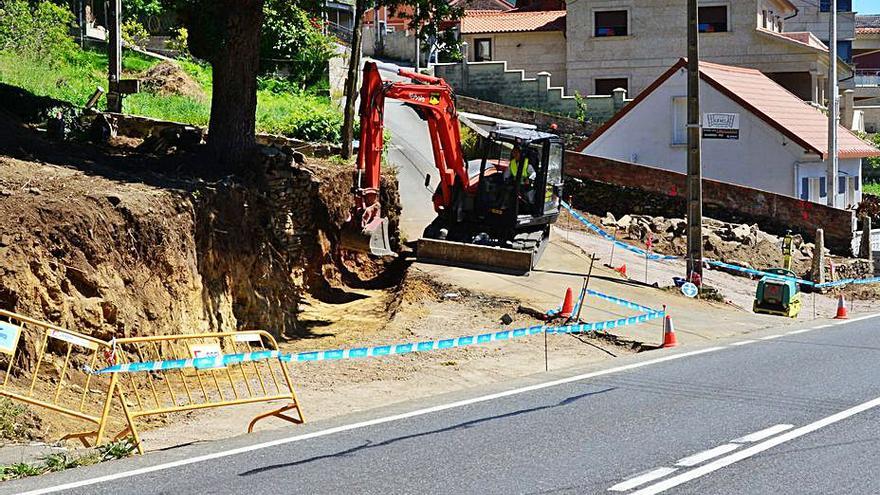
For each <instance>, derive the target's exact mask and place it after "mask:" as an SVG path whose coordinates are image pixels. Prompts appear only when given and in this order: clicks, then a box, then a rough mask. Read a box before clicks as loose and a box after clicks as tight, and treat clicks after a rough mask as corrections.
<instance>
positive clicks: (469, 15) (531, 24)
mask: <svg viewBox="0 0 880 495" xmlns="http://www.w3.org/2000/svg"><path fill="white" fill-rule="evenodd" d="M564 30H565V11H564V10H544V11H534V12H517V11H515V10H514V11H509V12H487V11H479V10H477V11H471V10H469V11H466V12H465V15H464V17H462V18H461V34H478V33H513V32H529V31H564Z"/></svg>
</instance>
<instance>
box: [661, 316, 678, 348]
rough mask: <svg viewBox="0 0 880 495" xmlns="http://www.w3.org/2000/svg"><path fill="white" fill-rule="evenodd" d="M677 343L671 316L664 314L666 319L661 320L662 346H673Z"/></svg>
mask: <svg viewBox="0 0 880 495" xmlns="http://www.w3.org/2000/svg"><path fill="white" fill-rule="evenodd" d="M677 345H678V340H676V338H675V327H673V326H672V317H671V316H669V315H666V319H665V320H663V346H662V347H663V348H664V349H666V348H667V347H675V346H677Z"/></svg>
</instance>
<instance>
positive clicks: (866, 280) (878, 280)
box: [561, 201, 880, 289]
mask: <svg viewBox="0 0 880 495" xmlns="http://www.w3.org/2000/svg"><path fill="white" fill-rule="evenodd" d="M561 203H562V206H563V207H565V209H567V210H568V211H569V213H571V215H572V216H573V217H575V218H576V219H577V220H578V221H580V222H581V223H582V224H584V225H585V226H586V227H587V228H589V229H590V230H592V231H593V232H595V233H597V234H599V235H600V236H601V237H604V238H605V239H607V240H609V241H611V242H613V243H614V245H616V246H618V247H620V248H623V249H626V250H627V251H630V252H633V253H636V254H640V255H642V256H647V257H648V259H649V260H678V259H682V257H681V256H664V255H659V254H654V253H651V252H648V251H645V250H644V249H642V248H640V247H636V246H633V245H630V244H627V243H625V242H622V241H618V240H617V239H616V238H615V237H614V236H613V235H611V234H609V233H608V232H605V231H604V230H602V228H601V227H599V226H598V225H596V224H594V223H592V222H590V221H589V220H587V219H586V218H584V217H583V215H581V214H580V213H578V212H576V211H575V210H574V209H573V208H572V207H571V205H569V204H568V203H566V202H565V201H562V202H561ZM706 263H708V264H710V265H712V266H717V267H720V268H726V269H728V270H735V271H738V272H742V273H747V274H749V275H754V276H757V277H769V278H775V279H778V280H788V281H792V282H797V283H798V284H801V285H807V286H810V287H815V288H817V289H830V288H832V287H842V286H845V285H861V284H875V283H880V277H871V278H861V279H859V278H848V279H844V280H837V281H835V282H825V283H822V284H817V283H815V282H813V281H811V280H804V279H802V278H797V277H788V276H785V275H779V274H777V273H770V272H765V271H761V270H755V269H753V268H746V267H744V266H739V265H732V264H730V263H724V262H722V261H715V260H706Z"/></svg>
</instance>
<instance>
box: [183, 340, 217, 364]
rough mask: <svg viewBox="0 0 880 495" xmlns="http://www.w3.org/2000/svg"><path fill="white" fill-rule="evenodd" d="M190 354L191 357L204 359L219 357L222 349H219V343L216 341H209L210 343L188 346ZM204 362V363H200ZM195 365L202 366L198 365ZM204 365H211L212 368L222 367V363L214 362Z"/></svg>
mask: <svg viewBox="0 0 880 495" xmlns="http://www.w3.org/2000/svg"><path fill="white" fill-rule="evenodd" d="M189 351H190V355H191V356H192V358H193V359H204V358H210V359H214V358H219V357H221V356H223V350H222V349H220V344H218V343H210V344H192V345H191V346H190V348H189ZM202 364H204V363H202ZM197 367H203V366H198V365H197ZM204 367H212V368H223V363H219V362H218V363H214V364H213V365H212V366H204Z"/></svg>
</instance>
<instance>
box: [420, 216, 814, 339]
mask: <svg viewBox="0 0 880 495" xmlns="http://www.w3.org/2000/svg"><path fill="white" fill-rule="evenodd" d="M566 236H568V237H569V240H568V241H566V240H565V237H566ZM590 237H592V238H593V239H595V240H597V241H602V242H605V243H607V241H604V240H603V239H601V238H599V237H596V236H588V235H586V234H582V233H578V232H564V231H561V230H559V229H554V230H553V234H552V236H551V242H550V244H549V245H548V246H547V249H546V251H545V252H544V256H543V257H542V258H541V261H540V262H539V264H538V266H537V267H536V269H535V270H534V271H533V272H532V273H531V274H529V275H528V276H516V275H505V274H499V273H489V272H481V271H475V270H469V269H465V268H456V267H448V266H441V265H429V264H425V263H417V264H416V265H415V267H417V268H418V269H419V270H422V271H424V272H426V273H429V274H430V275H431V276H432V277H434V278H436V279H437V280H438V281H440V282H443V283H447V284H451V285H455V286H459V287H464V288H467V289H470V290H474V291H480V292H483V293H486V294H490V295H494V296H498V297H508V298H514V299H518V300H520V301H522V304H523V305H525V306H529V307H533V308H535V309H539V310H547V309H552V308H555V307H557V306H558V305H559V304H560V302H561V301H562V298H563V296H564V294H565V290H566V288H568V287H571V288H572V289H573V290H574V291H575V292H577V291H578V290H580V288H581V286H582V284H583V277H584V276H585V275H586V273H587V271H588V269H589V256H588V254H586V253H587V252H595V253H597V255H598V256H600V259H599V260H598V261H596V263H595V264H594V265H593V276H592V278H591V281H590V288H591V289H594V290H596V291H599V292H602V293H605V294H609V295H612V296H616V297H620V298H623V299H626V300H629V301H632V302H635V303H639V304H642V305H645V306H649V307H652V308H656V309H661V308H662V307H663V306H664V305H666V306H667V311H668V313H669V314H670V315H671V316H672V318H673V321H674V324H675V330H676V333H677V334H678V339H679V342H681V343H684V344H687V343H696V342H706V341H709V340H712V339H717V338H722V337H729V336H733V335H739V334H744V333H748V332H752V331H755V330H760V329H764V328H769V327H774V328H775V327H785V326H789V325H792V324H794V323H795V322H797V320H792V319H786V318H780V317H776V316H765V315H756V314H754V313H752V312H751V311H748V310H744V309H742V308H740V307H737V306H735V305H731V304H723V303H716V302H708V301H700V300H694V299H689V298H687V297H685V296H684V295H682V294H681V293H680V292H679V291H677V290H675V289H658V288H655V287H651V286H647V285H645V284H644V283H642V282H641V281H640V280H639V279H640V278H641V277H639V275H637V274H636V273H639V274H643V273H644V259H642V260H641V265H638V264H637V263H636V262H637V261H638V260H637V259H635V258H637V257H638V255H636V254H634V253H629V252H627V251H624V250H620V249H618V250H617V252H615V265H617V266H619V265H620V264H621V263H627V266H628V270H629V275H630V276H631V277H633V278H635V279H636V281H628V280H625V279H623V278H622V277H621V276H620V274H618V273H617V272H615V271H614V270H612V269H609V268H607V267H605V266H603V263H607V261H608V257H607V254H606V253H604V252H601V251H600V250H599V249H597V248H598V246H596V245H594V244H593V243H591V242H589V241H590V240H591V239H589V238H590ZM607 249H608V250H610V244H608V248H607ZM673 263H675V262H673ZM648 273H649V279H648V280H649V282H652V283H653V282H660V283H662V284H663V285H667V286H668V285H672V276H673V274H675V275H679V276H680V274H681V273H683V265H682V267H680V268H679V267H676V266H675V265H674V264H669V263H663V264H661V263H659V262H651V263H650V265H649V271H648ZM716 275H723V276H728V277H732V276H730V275H726V274H721V273H718V272H711V275H709V277H710V280H713V279H714V277H715V276H716ZM741 283H742V284H747V285H748V284H750V285H752V287H754V284H755V282H753V281H748V280H747V279H743V280H742V282H741ZM752 290H754V289H752ZM805 312H807V310H806V308H805ZM634 314H636V313H635V312H634V311H632V310H629V309H626V308H624V307H621V306H618V305H615V304H613V303H610V302H606V301H601V300H597V299H596V298H589V297H588V298H587V300H586V301H585V306H584V310H583V311H582V313H581V319H582V320H584V321H590V322H592V321H603V320H608V319H612V318H620V317H624V316H632V315H634ZM611 333H614V334H616V335H619V336H621V337H624V338H626V339H632V340H637V341H640V342H645V343H648V344H652V343H658V342H660V341H661V338H662V322H661V321H660V320H655V321H652V322H650V323H647V324H643V325H637V326H627V327H624V328H621V329H616V330H614V331H612V332H611Z"/></svg>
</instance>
